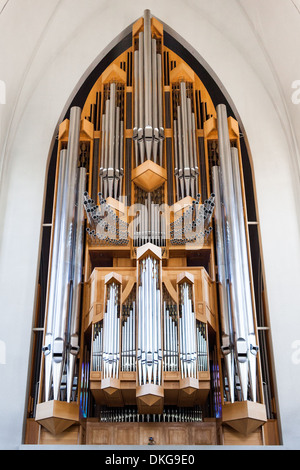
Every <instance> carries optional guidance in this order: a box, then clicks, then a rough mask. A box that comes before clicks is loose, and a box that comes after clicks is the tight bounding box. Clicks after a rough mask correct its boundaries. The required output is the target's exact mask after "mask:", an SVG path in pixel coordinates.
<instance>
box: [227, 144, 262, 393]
mask: <svg viewBox="0 0 300 470" xmlns="http://www.w3.org/2000/svg"><path fill="white" fill-rule="evenodd" d="M231 162H232V172H233V184H234V192H235V200H236V209H237V221H238V230H239V234H240V252H241V253H240V256H241V268H242V276H243V281H244V287H243V289H244V293H245V302H246V318H247V328H248V350H249V354H248V361H249V376H250V389H251V394H252V399H253V401H256V356H257V351H258V346H257V342H256V336H255V329H254V319H253V304H252V297H251V287H250V274H249V263H248V253H247V242H246V233H245V219H244V208H243V198H242V188H241V174H240V166H239V155H238V150H237V148H235V147H232V148H231Z"/></svg>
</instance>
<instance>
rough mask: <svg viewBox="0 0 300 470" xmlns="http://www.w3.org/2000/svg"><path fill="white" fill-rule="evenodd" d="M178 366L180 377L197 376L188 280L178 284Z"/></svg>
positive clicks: (190, 292)
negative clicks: (179, 367)
mask: <svg viewBox="0 0 300 470" xmlns="http://www.w3.org/2000/svg"><path fill="white" fill-rule="evenodd" d="M179 288H180V311H179V330H180V366H181V376H182V378H186V377H193V378H197V367H196V365H197V345H196V318H195V313H194V311H193V300H192V286H191V284H190V283H188V282H184V283H182V284H181V285H180V286H179Z"/></svg>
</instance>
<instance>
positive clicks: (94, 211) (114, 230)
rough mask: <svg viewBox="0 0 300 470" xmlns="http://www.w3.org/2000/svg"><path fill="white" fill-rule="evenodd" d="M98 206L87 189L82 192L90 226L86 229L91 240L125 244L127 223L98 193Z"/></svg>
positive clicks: (110, 243) (126, 240)
mask: <svg viewBox="0 0 300 470" xmlns="http://www.w3.org/2000/svg"><path fill="white" fill-rule="evenodd" d="M98 196H99V206H97V205H96V204H95V202H94V200H93V199H91V198H90V196H89V194H88V192H87V191H85V192H84V208H85V211H86V214H87V219H88V221H89V224H90V225H91V227H93V228H92V229H91V228H90V227H87V229H86V231H87V233H88V234H89V236H90V239H91V240H92V241H97V240H98V241H99V242H101V243H103V244H109V245H127V244H128V242H129V240H128V223H127V222H125V221H124V220H122V219H121V218H120V217H119V216H117V215H116V213H115V211H114V210H113V209H112V208H111V206H110V205H109V204H107V202H106V200H105V199H104V198H103V197H102V193H98Z"/></svg>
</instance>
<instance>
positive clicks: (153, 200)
mask: <svg viewBox="0 0 300 470" xmlns="http://www.w3.org/2000/svg"><path fill="white" fill-rule="evenodd" d="M136 191H137V198H136V200H137V208H138V214H137V216H136V218H135V220H134V225H135V230H134V233H133V239H134V246H142V245H144V244H145V243H152V244H153V245H156V246H166V232H167V226H166V217H165V214H164V213H163V211H162V210H161V208H160V206H161V204H162V203H163V187H160V188H158V189H157V190H155V191H153V192H151V193H150V192H146V191H143V190H142V189H140V188H138V187H137V189H136Z"/></svg>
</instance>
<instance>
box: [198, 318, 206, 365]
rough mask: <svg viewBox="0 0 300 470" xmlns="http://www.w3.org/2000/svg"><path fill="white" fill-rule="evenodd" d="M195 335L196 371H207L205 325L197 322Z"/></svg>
mask: <svg viewBox="0 0 300 470" xmlns="http://www.w3.org/2000/svg"><path fill="white" fill-rule="evenodd" d="M196 335H197V361H198V370H199V371H201V372H204V371H207V370H208V363H207V349H208V345H207V334H206V324H205V323H203V322H200V321H197V324H196Z"/></svg>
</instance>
